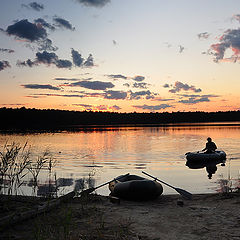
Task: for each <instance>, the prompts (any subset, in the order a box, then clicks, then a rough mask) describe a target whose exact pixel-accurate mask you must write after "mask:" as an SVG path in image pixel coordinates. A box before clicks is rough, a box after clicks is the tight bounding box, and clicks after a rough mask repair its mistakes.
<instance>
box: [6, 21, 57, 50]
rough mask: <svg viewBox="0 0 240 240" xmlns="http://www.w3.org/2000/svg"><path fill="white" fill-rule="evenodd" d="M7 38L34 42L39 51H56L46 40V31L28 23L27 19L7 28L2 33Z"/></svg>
mask: <svg viewBox="0 0 240 240" xmlns="http://www.w3.org/2000/svg"><path fill="white" fill-rule="evenodd" d="M4 32H5V33H7V34H8V35H9V36H15V38H16V39H23V40H25V41H30V42H34V43H36V44H37V45H38V46H39V50H40V51H42V50H50V51H56V50H57V48H56V47H53V46H52V41H51V40H50V39H48V38H47V36H48V35H47V31H46V29H45V28H44V27H43V25H41V24H35V23H31V22H29V21H28V20H27V19H23V20H20V21H18V22H16V23H14V24H12V25H10V26H8V27H7V30H6V31H4Z"/></svg>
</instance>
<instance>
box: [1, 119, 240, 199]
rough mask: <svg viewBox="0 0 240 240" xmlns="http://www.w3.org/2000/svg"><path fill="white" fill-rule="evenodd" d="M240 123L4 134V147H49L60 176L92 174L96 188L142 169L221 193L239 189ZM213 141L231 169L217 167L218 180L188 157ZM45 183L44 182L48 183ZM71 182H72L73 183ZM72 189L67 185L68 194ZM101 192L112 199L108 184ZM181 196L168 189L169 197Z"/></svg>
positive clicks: (194, 190)
mask: <svg viewBox="0 0 240 240" xmlns="http://www.w3.org/2000/svg"><path fill="white" fill-rule="evenodd" d="M239 124H240V123H239V122H238V123H237V124H236V123H235V125H231V126H229V125H225V126H219V125H217V126H210V125H208V124H205V125H203V126H168V127H111V128H105V129H104V130H99V129H93V130H92V131H80V132H74V133H72V132H61V133H41V134H25V135H19V134H11V135H6V134H2V135H0V145H1V147H2V146H3V145H4V144H5V143H6V142H8V143H11V142H13V141H14V142H16V143H21V144H24V143H25V142H26V141H27V142H28V144H29V145H31V146H32V147H31V149H32V151H33V152H34V153H36V154H37V153H40V152H42V151H44V150H45V149H46V148H48V149H49V150H50V152H51V153H52V155H53V157H54V158H55V159H56V160H57V162H58V164H57V166H56V167H55V169H54V171H56V175H57V178H67V179H72V183H74V182H75V180H78V179H81V178H83V177H85V178H88V176H89V174H90V175H91V176H92V178H93V179H94V180H95V186H97V185H99V184H101V183H104V182H107V181H109V180H111V179H112V178H114V177H116V176H118V175H121V174H125V173H131V174H137V175H140V176H143V174H142V173H141V171H143V170H144V171H146V172H148V173H150V174H152V175H155V176H156V177H158V178H159V179H161V180H163V181H165V182H167V183H169V184H171V185H173V186H175V187H180V188H183V189H185V190H187V191H190V192H192V193H210V192H216V191H217V190H219V189H220V186H221V183H222V182H223V180H230V183H232V187H235V186H237V185H238V179H239V170H240V125H239ZM209 136H210V137H212V139H213V141H214V142H215V143H216V144H217V146H218V149H221V150H224V151H225V152H226V153H227V161H226V165H225V166H221V164H219V165H217V171H216V173H215V174H213V176H212V179H209V178H208V173H207V171H206V168H200V169H190V168H188V167H187V166H186V165H185V164H186V159H185V153H186V152H189V151H197V150H201V149H203V148H204V147H205V143H206V138H207V137H209ZM42 181H43V180H42ZM70 182H71V181H70ZM71 189H72V186H65V187H64V188H63V189H62V191H63V192H68V191H70V190H71ZM97 193H99V194H104V195H108V194H109V190H108V188H107V186H105V187H103V188H100V189H99V190H98V191H97ZM172 193H175V191H174V190H172V189H170V188H168V187H165V186H164V194H172Z"/></svg>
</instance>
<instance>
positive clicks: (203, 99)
mask: <svg viewBox="0 0 240 240" xmlns="http://www.w3.org/2000/svg"><path fill="white" fill-rule="evenodd" d="M179 102H180V103H184V104H196V103H200V102H210V100H209V98H208V97H201V98H195V97H190V98H189V99H187V100H180V101H179Z"/></svg>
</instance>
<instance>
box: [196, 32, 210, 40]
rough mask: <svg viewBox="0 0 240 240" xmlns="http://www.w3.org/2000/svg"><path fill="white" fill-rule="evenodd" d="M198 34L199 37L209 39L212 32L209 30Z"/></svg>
mask: <svg viewBox="0 0 240 240" xmlns="http://www.w3.org/2000/svg"><path fill="white" fill-rule="evenodd" d="M197 36H198V38H199V39H208V38H209V36H210V34H209V33H208V32H203V33H199V34H198V35H197Z"/></svg>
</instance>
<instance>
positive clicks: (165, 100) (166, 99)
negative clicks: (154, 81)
mask: <svg viewBox="0 0 240 240" xmlns="http://www.w3.org/2000/svg"><path fill="white" fill-rule="evenodd" d="M173 100H175V99H173V98H160V97H158V98H157V97H156V98H154V101H159V102H168V101H173Z"/></svg>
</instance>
